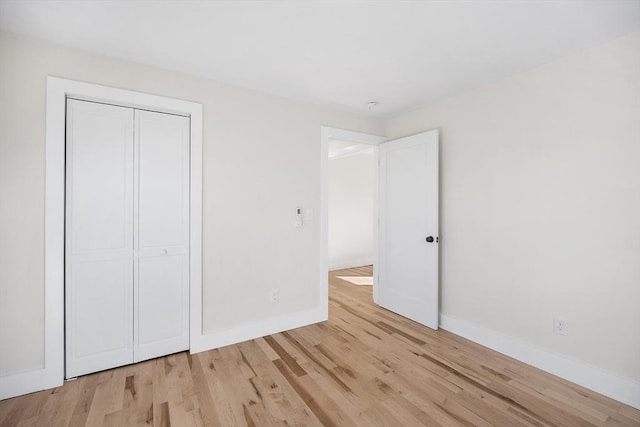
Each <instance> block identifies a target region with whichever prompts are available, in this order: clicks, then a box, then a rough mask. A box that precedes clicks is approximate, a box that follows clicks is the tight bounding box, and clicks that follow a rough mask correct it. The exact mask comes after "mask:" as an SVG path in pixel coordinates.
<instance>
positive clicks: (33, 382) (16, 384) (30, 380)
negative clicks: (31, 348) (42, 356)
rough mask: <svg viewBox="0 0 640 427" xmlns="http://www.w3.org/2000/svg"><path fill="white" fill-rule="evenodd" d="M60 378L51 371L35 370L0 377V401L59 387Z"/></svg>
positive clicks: (60, 383)
mask: <svg viewBox="0 0 640 427" xmlns="http://www.w3.org/2000/svg"><path fill="white" fill-rule="evenodd" d="M62 383H63V381H62V378H57V377H56V376H55V375H52V373H51V370H47V369H44V368H42V369H37V370H35V371H28V372H22V373H19V374H11V375H6V376H3V377H0V400H3V399H9V398H11V397H16V396H20V395H23V394H27V393H33V392H36V391H41V390H46V389H49V388H53V387H58V386H61V385H62Z"/></svg>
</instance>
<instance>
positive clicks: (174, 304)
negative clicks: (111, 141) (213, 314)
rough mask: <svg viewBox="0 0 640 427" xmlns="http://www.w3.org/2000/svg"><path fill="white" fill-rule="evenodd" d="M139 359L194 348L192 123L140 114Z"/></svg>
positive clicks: (152, 113)
mask: <svg viewBox="0 0 640 427" xmlns="http://www.w3.org/2000/svg"><path fill="white" fill-rule="evenodd" d="M135 123H136V132H135V135H136V136H135V138H136V147H137V165H138V168H137V171H138V172H137V189H138V197H137V207H136V211H137V218H138V222H137V230H136V232H135V236H136V241H135V246H136V250H137V253H138V258H137V262H136V266H135V277H136V288H137V292H136V309H137V311H136V314H135V316H134V319H135V322H136V325H135V330H136V331H137V334H136V345H135V348H136V351H135V359H136V361H139V360H145V359H149V358H152V357H158V356H161V355H164V354H169V353H175V352H178V351H183V350H186V349H188V348H189V324H188V318H189V316H188V310H189V299H188V292H189V271H188V268H186V266H187V265H188V256H189V253H188V248H189V240H188V239H189V119H188V118H187V117H182V116H176V115H171V114H163V113H155V112H150V111H142V110H136V119H135Z"/></svg>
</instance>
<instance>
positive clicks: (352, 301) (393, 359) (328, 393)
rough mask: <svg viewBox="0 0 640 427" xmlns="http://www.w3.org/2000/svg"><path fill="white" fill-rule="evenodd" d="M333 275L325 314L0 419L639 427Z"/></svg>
mask: <svg viewBox="0 0 640 427" xmlns="http://www.w3.org/2000/svg"><path fill="white" fill-rule="evenodd" d="M370 274H371V268H370V267H364V268H358V269H350V270H342V271H337V272H331V273H330V320H329V321H328V322H325V323H322V324H317V325H312V326H307V327H304V328H300V329H296V330H292V331H289V332H285V333H281V334H275V335H271V336H268V337H265V338H261V339H257V340H252V341H248V342H244V343H242V344H237V345H232V346H229V347H224V348H221V349H217V350H211V351H208V352H204V353H200V354H196V355H193V356H190V355H189V354H187V353H180V354H176V355H172V356H168V357H162V358H159V359H155V360H151V361H147V362H143V363H139V364H137V365H131V366H126V367H122V368H117V369H113V370H109V371H105V372H100V373H97V374H93V375H87V376H84V377H81V378H79V379H77V380H75V381H70V382H67V383H65V384H64V385H63V386H61V387H58V388H56V389H52V390H47V391H43V392H39V393H33V394H30V395H27V396H21V397H17V398H13V399H7V400H4V401H1V402H0V425H2V426H21V425H29V426H30V425H38V426H67V425H73V426H82V425H88V426H133V425H147V426H148V425H153V426H169V425H171V426H192V425H193V426H203V425H220V426H236V425H238V426H259V425H281V426H284V425H300V426H307V425H309V426H314V425H318V426H319V425H325V426H353V425H359V426H377V425H386V426H414V425H433V426H435V425H463V426H547V425H549V426H551V425H554V426H584V425H602V426H614V425H626V426H640V411H637V410H635V409H633V408H631V407H629V406H625V405H623V404H621V403H619V402H616V401H614V400H611V399H608V398H606V397H603V396H601V395H599V394H597V393H594V392H591V391H589V390H587V389H584V388H582V387H579V386H576V385H575V384H571V383H569V382H567V381H564V380H561V379H559V378H557V377H554V376H552V375H549V374H546V373H544V372H542V371H539V370H537V369H535V368H532V367H530V366H527V365H525V364H522V363H520V362H517V361H515V360H513V359H510V358H508V357H506V356H503V355H500V354H499V353H496V352H493V351H491V350H488V349H486V348H484V347H481V346H479V345H476V344H474V343H472V342H470V341H467V340H465V339H463V338H460V337H458V336H456V335H453V334H450V333H448V332H446V331H443V330H440V331H432V330H430V329H428V328H425V327H423V326H420V325H418V324H416V323H414V322H412V321H410V320H407V319H405V318H402V317H400V316H397V315H395V314H393V313H391V312H388V311H385V310H383V309H380V308H379V307H377V306H376V305H374V304H373V302H372V297H371V287H370V286H356V285H352V284H349V283H347V282H344V281H342V280H340V279H337V278H336V276H338V275H342V276H349V275H370Z"/></svg>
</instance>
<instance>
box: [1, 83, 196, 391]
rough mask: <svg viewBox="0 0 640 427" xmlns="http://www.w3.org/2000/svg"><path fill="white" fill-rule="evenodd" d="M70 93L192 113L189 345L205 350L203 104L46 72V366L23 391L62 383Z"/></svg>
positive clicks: (19, 386) (20, 386)
mask: <svg viewBox="0 0 640 427" xmlns="http://www.w3.org/2000/svg"><path fill="white" fill-rule="evenodd" d="M67 98H74V99H79V100H85V101H92V102H101V103H107V104H113V105H118V106H123V107H131V108H137V109H143V110H151V111H158V112H163V113H170V114H177V115H182V116H187V117H189V118H190V122H191V125H190V131H189V133H190V141H191V150H190V171H189V184H190V185H189V211H190V213H189V223H190V229H189V276H190V284H189V306H190V313H189V348H190V351H191V352H192V353H195V352H198V351H202V350H203V349H205V345H206V344H205V342H204V340H203V338H204V337H203V331H202V104H199V103H195V102H190V101H183V100H179V99H174V98H168V97H163V96H157V95H150V94H145V93H140V92H135V91H130V90H124V89H117V88H112V87H108V86H102V85H96V84H91V83H84V82H78V81H74V80H68V79H62V78H58V77H52V76H48V77H47V101H46V102H47V115H46V152H45V163H46V170H45V316H44V366H43V368H42V369H40V370H38V371H35V372H33V373H30V375H29V376H28V377H27V376H20V377H21V378H19V383H18V382H16V384H15V387H11V389H12V391H13V392H14V393H16V395H17V394H24V393H29V392H33V391H38V390H44V389H47V388H52V387H57V386H59V385H61V384H62V383H63V382H64V361H65V354H64V350H65V348H64V237H65V232H64V227H65V127H66V120H65V112H66V100H67Z"/></svg>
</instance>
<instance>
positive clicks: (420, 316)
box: [377, 130, 439, 329]
mask: <svg viewBox="0 0 640 427" xmlns="http://www.w3.org/2000/svg"><path fill="white" fill-rule="evenodd" d="M438 176H439V133H438V131H437V130H432V131H429V132H424V133H420V134H417V135H413V136H408V137H405V138H400V139H396V140H393V141H389V142H385V143H384V144H381V145H380V172H379V179H380V182H379V191H380V197H379V199H378V200H379V215H380V225H379V238H378V245H379V248H378V256H379V258H378V259H379V263H378V283H377V286H378V304H379V305H380V306H382V307H384V308H386V309H388V310H391V311H393V312H395V313H398V314H400V315H402V316H404V317H407V318H409V319H412V320H415V321H416V322H419V323H421V324H423V325H425V326H428V327H430V328H433V329H438V311H439V310H438V306H439V304H438V300H439V297H438V277H439V275H438V252H439V251H438V241H439V238H438V210H439V184H438Z"/></svg>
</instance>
